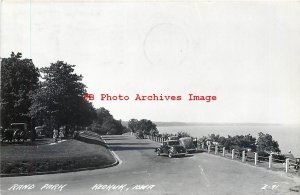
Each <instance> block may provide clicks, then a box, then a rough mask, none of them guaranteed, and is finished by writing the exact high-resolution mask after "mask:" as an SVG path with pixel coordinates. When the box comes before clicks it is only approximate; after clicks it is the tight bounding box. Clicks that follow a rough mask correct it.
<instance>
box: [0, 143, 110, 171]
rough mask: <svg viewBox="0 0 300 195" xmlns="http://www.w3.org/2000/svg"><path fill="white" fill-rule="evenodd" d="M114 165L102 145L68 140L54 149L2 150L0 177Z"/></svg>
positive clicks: (7, 147)
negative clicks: (3, 175) (1, 175)
mask: <svg viewBox="0 0 300 195" xmlns="http://www.w3.org/2000/svg"><path fill="white" fill-rule="evenodd" d="M113 163H115V159H114V157H113V156H112V154H111V153H110V152H109V151H108V150H107V148H105V147H104V146H101V145H96V144H88V143H85V142H81V141H77V140H67V141H64V142H61V143H57V144H53V145H51V144H50V145H49V144H47V145H35V146H31V145H29V146H28V145H21V144H20V145H5V146H1V174H11V173H21V174H35V173H38V172H45V171H68V170H69V171H70V170H74V169H80V168H91V167H99V168H100V167H103V166H108V165H111V164H113Z"/></svg>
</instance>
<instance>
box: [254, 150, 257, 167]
mask: <svg viewBox="0 0 300 195" xmlns="http://www.w3.org/2000/svg"><path fill="white" fill-rule="evenodd" d="M254 164H255V165H257V153H256V152H254Z"/></svg>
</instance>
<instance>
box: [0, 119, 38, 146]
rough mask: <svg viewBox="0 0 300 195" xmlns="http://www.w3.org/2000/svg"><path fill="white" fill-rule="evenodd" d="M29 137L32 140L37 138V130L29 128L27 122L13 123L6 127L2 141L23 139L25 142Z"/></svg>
mask: <svg viewBox="0 0 300 195" xmlns="http://www.w3.org/2000/svg"><path fill="white" fill-rule="evenodd" d="M27 139H30V140H31V141H34V140H35V132H33V131H31V130H30V129H27V124H26V123H11V124H10V126H9V128H8V129H5V130H4V132H3V135H2V141H4V140H7V141H9V142H13V141H17V142H19V141H20V140H22V141H23V142H24V141H26V140H27Z"/></svg>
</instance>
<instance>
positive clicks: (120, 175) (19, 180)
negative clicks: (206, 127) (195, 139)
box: [1, 135, 300, 195]
mask: <svg viewBox="0 0 300 195" xmlns="http://www.w3.org/2000/svg"><path fill="white" fill-rule="evenodd" d="M103 139H104V140H105V141H106V143H107V144H108V146H109V148H110V149H111V150H112V151H113V153H114V154H115V155H116V157H117V158H118V159H119V160H120V163H119V165H117V166H115V167H110V168H105V169H98V170H91V171H81V172H72V173H61V174H49V175H37V176H22V177H8V178H1V194H53V193H55V194H72V195H75V194H155V195H156V194H168V195H169V194H195V195H197V194H199V195H201V194H205V195H207V194H212V195H219V194H220V195H224V194H230V195H235V194H236V195H242V194H246V195H248V194H249V195H250V194H251V195H253V194H263V195H267V194H297V192H293V191H290V188H291V187H294V186H297V185H300V182H299V181H300V180H299V177H297V176H292V175H288V174H286V173H284V172H275V171H270V170H267V169H265V168H259V167H254V166H251V165H247V164H243V163H241V162H238V161H232V160H229V159H225V158H222V157H219V156H214V155H210V154H206V153H197V154H191V155H188V156H187V157H184V158H168V157H167V156H156V155H155V153H154V148H155V147H157V146H159V144H158V143H156V142H153V141H151V140H147V139H143V140H141V139H136V138H135V137H133V136H130V135H112V136H104V137H103ZM15 184H18V185H24V184H34V187H33V186H32V185H31V188H32V189H22V190H17V189H16V188H15V190H12V189H13V188H12V186H14V185H15ZM54 184H59V185H61V187H62V186H64V185H65V186H64V187H63V188H62V189H61V188H59V187H58V186H56V188H55V187H54V186H50V185H54ZM66 184H67V185H66ZM15 186H16V185H15ZM10 188H11V189H10ZM140 188H143V189H140ZM9 189H10V190H9ZM60 190H61V191H60Z"/></svg>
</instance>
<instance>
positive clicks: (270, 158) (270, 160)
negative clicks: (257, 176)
mask: <svg viewBox="0 0 300 195" xmlns="http://www.w3.org/2000/svg"><path fill="white" fill-rule="evenodd" d="M271 167H272V154H270V156H269V168H271Z"/></svg>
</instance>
